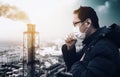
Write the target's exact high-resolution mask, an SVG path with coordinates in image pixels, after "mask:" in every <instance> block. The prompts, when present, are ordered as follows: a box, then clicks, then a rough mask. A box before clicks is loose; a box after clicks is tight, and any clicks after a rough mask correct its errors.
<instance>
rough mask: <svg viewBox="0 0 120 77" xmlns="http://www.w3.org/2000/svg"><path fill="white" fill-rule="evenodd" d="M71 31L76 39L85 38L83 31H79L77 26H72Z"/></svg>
mask: <svg viewBox="0 0 120 77" xmlns="http://www.w3.org/2000/svg"><path fill="white" fill-rule="evenodd" d="M73 33H74V35H75V36H76V37H77V38H78V39H84V38H85V33H82V32H80V29H79V26H76V27H74V28H73Z"/></svg>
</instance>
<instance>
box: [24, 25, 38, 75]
mask: <svg viewBox="0 0 120 77" xmlns="http://www.w3.org/2000/svg"><path fill="white" fill-rule="evenodd" d="M38 36H39V32H36V30H35V25H34V24H27V31H26V32H24V38H25V39H24V45H23V47H24V48H25V49H24V50H26V51H24V52H27V54H26V55H25V56H27V70H28V76H27V77H35V52H36V49H38V47H39V39H38V38H37V37H38ZM36 43H37V45H36ZM25 45H26V46H25Z"/></svg>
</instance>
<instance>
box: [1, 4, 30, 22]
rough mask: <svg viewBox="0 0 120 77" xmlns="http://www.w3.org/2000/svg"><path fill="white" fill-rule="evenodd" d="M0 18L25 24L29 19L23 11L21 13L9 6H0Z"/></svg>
mask: <svg viewBox="0 0 120 77" xmlns="http://www.w3.org/2000/svg"><path fill="white" fill-rule="evenodd" d="M0 17H5V18H9V19H12V20H19V21H23V22H25V23H27V22H30V20H29V17H28V16H27V15H26V14H25V12H24V11H21V10H19V9H18V8H17V7H16V6H11V5H9V4H0Z"/></svg>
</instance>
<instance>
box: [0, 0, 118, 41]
mask: <svg viewBox="0 0 120 77" xmlns="http://www.w3.org/2000/svg"><path fill="white" fill-rule="evenodd" d="M6 4H9V5H10V6H15V7H17V8H18V9H19V10H21V11H23V12H24V13H25V14H26V15H27V16H28V18H29V20H30V21H29V22H26V23H25V22H23V21H21V20H20V21H19V20H13V19H10V18H6V17H5V16H0V40H22V38H23V35H22V33H23V32H24V31H25V30H26V24H27V23H33V24H35V25H36V28H37V31H39V32H40V39H41V40H48V39H50V40H52V39H58V38H64V37H65V36H66V34H68V33H70V32H72V26H73V25H72V20H73V10H74V9H76V8H78V7H79V6H91V7H93V8H94V9H95V10H96V12H97V14H98V17H99V21H100V26H103V25H110V24H112V23H117V24H120V5H119V4H120V0H0V5H6Z"/></svg>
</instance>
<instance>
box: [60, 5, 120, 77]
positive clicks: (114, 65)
mask: <svg viewBox="0 0 120 77" xmlns="http://www.w3.org/2000/svg"><path fill="white" fill-rule="evenodd" d="M73 24H74V27H78V28H79V35H80V36H78V37H77V38H79V37H81V34H82V35H83V34H85V38H84V40H83V42H82V43H83V48H82V49H81V50H80V51H79V52H76V47H75V43H76V40H77V39H76V38H74V35H72V34H70V35H68V37H67V38H66V40H65V43H66V44H64V45H63V46H62V53H63V58H64V61H65V64H66V66H67V71H69V72H71V73H72V75H73V77H118V62H119V61H120V60H119V50H118V47H117V46H116V44H114V43H113V42H112V41H111V40H109V39H108V38H106V37H105V33H106V32H107V30H106V28H105V27H103V28H100V27H99V19H98V17H97V14H96V12H95V11H94V9H92V8H91V7H85V6H84V7H80V8H79V9H77V10H75V11H74V20H73ZM80 33H81V34H80Z"/></svg>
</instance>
